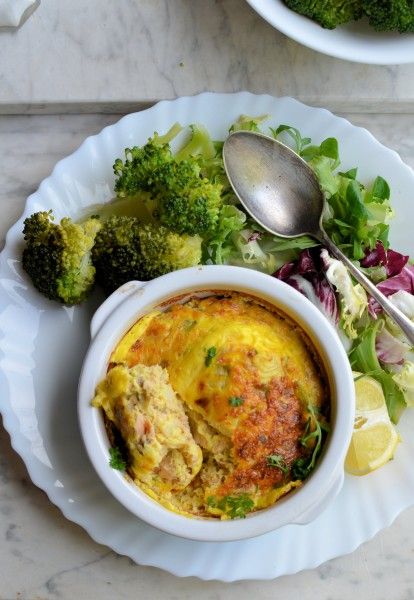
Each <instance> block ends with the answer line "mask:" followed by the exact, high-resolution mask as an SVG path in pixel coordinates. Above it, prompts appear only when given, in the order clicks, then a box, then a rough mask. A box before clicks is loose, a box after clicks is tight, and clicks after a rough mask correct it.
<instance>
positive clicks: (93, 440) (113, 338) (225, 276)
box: [78, 266, 355, 541]
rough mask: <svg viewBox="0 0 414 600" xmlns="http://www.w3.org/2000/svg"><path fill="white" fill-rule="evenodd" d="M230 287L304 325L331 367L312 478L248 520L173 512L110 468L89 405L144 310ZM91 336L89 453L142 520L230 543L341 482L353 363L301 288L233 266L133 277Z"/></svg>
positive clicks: (292, 516) (84, 392)
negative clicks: (326, 426)
mask: <svg viewBox="0 0 414 600" xmlns="http://www.w3.org/2000/svg"><path fill="white" fill-rule="evenodd" d="M212 290H214V291H217V290H232V291H238V292H245V293H249V294H251V295H253V296H256V297H257V298H260V299H263V300H266V301H268V302H270V303H272V304H273V305H274V306H275V307H277V308H279V309H281V310H282V311H283V312H285V313H286V314H287V315H288V316H289V317H291V318H292V319H293V320H294V321H296V322H297V323H299V324H300V325H301V326H302V328H303V329H304V330H305V331H306V333H307V334H308V335H309V337H310V338H311V340H312V342H313V343H314V345H315V347H316V349H317V351H318V353H319V356H320V358H321V360H322V362H323V364H324V366H325V369H326V372H327V376H328V379H329V386H330V390H331V410H332V417H331V419H332V421H331V422H332V430H331V433H330V434H329V436H328V440H327V442H326V444H325V448H324V452H323V455H322V456H321V458H320V461H319V464H318V466H317V468H316V469H315V470H314V472H313V473H312V475H311V476H310V477H309V479H308V480H306V482H305V483H304V485H303V486H302V487H301V488H299V489H298V490H297V491H294V492H291V493H290V494H289V495H287V496H286V497H284V498H282V499H281V500H279V501H278V502H277V503H276V504H275V505H274V506H272V507H270V508H268V509H265V510H261V511H258V512H255V513H252V514H251V515H248V516H247V518H246V519H241V520H233V521H216V520H212V519H197V518H189V517H185V516H181V515H178V514H176V513H173V512H171V511H169V510H167V509H166V508H164V507H163V506H161V505H160V504H158V503H157V502H155V501H154V500H152V499H151V498H150V497H149V496H147V495H146V494H145V493H144V492H143V491H141V490H140V489H139V488H138V487H137V486H135V485H134V484H132V483H130V482H129V481H128V480H127V479H126V478H125V477H124V475H123V474H122V473H121V472H119V471H116V470H114V469H112V468H111V467H110V466H109V461H108V456H109V446H110V444H109V440H108V438H107V435H106V432H105V426H104V421H103V416H102V412H101V411H100V410H98V409H96V408H93V407H92V406H91V399H92V398H93V396H94V392H95V387H96V385H97V383H98V382H99V381H100V380H101V379H103V378H104V377H105V374H106V370H107V365H108V362H109V358H110V355H111V352H112V350H113V349H114V347H115V346H116V344H117V343H118V342H119V340H120V339H121V338H122V336H123V335H124V333H125V332H126V331H127V330H128V329H129V328H130V327H131V326H132V325H133V323H135V321H137V319H139V318H140V317H141V316H143V315H144V314H146V313H148V312H149V311H151V310H153V308H154V307H156V306H158V305H160V304H161V303H163V302H165V301H166V300H171V299H174V298H176V297H177V296H182V295H183V294H189V295H191V294H193V293H195V292H200V291H212ZM91 334H92V341H91V345H90V347H89V350H88V353H87V355H86V358H85V361H84V364H83V368H82V372H81V377H80V383H79V395H78V414H79V421H80V427H81V432H82V436H83V440H84V442H85V446H86V449H87V452H88V455H89V458H90V460H91V462H92V464H93V466H94V467H95V469H96V471H97V473H98V475H99V476H100V478H101V479H102V481H103V482H104V484H105V485H106V486H107V488H108V489H109V490H110V492H111V493H112V494H113V495H114V496H115V498H117V499H118V500H119V502H121V503H122V504H123V505H124V506H125V507H126V508H127V509H128V510H130V511H131V512H132V513H134V514H135V515H136V516H137V517H140V518H141V519H143V520H144V521H146V522H148V523H150V524H151V525H154V526H155V527H158V528H159V529H162V530H163V531H167V532H168V533H172V534H175V535H178V536H181V537H185V538H189V539H194V540H204V541H229V540H237V539H243V538H250V537H254V536H257V535H260V534H263V533H266V532H268V531H272V530H274V529H277V528H278V527H281V526H283V525H286V524H288V523H298V524H304V523H308V522H309V521H311V520H312V519H314V518H316V517H317V516H318V515H319V514H320V513H321V512H322V510H323V509H324V508H325V507H326V506H327V504H328V503H329V502H330V501H331V500H333V498H334V497H335V496H336V494H337V493H338V492H339V490H340V488H341V487H342V483H343V478H344V467H343V464H344V458H345V454H346V451H347V448H348V445H349V441H350V437H351V434H352V427H353V418H354V404H355V400H354V385H353V379H352V373H351V369H350V366H349V361H348V358H347V356H346V353H345V351H344V349H343V347H342V344H341V342H340V340H339V337H338V336H337V334H336V332H335V330H334V329H333V328H332V326H331V325H330V324H329V323H328V321H327V320H326V319H325V317H324V316H323V315H322V314H321V313H320V312H319V311H318V310H317V309H316V308H315V307H314V306H313V304H311V302H309V301H308V300H307V299H306V298H305V297H304V296H302V295H301V294H300V293H299V292H297V291H296V290H294V289H292V288H291V287H289V286H288V285H286V284H285V283H283V282H281V281H279V280H277V279H275V278H272V277H270V276H269V275H264V274H263V273H259V272H257V271H252V270H249V269H243V268H240V267H230V266H203V267H193V268H191V269H183V270H181V271H176V272H174V273H169V274H168V275H164V276H163V277H159V278H158V279H154V280H152V281H150V282H146V283H143V282H137V281H132V282H129V283H127V284H125V285H123V286H122V287H120V288H119V289H118V290H116V291H115V292H114V293H113V294H112V295H111V296H109V298H108V299H107V300H106V301H105V302H104V303H103V304H102V305H101V307H100V308H99V309H98V310H97V312H96V313H95V315H94V317H93V319H92V322H91Z"/></svg>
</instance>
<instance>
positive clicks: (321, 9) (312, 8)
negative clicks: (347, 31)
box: [284, 0, 362, 29]
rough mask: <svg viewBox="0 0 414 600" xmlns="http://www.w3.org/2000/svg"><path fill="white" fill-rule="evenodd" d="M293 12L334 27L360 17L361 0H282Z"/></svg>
mask: <svg viewBox="0 0 414 600" xmlns="http://www.w3.org/2000/svg"><path fill="white" fill-rule="evenodd" d="M284 3H285V4H286V6H288V7H289V8H290V9H292V10H294V11H295V12H297V13H299V14H301V15H304V16H305V17H309V18H310V19H312V20H313V21H317V22H318V23H319V24H320V25H322V27H325V29H334V28H335V27H337V26H338V25H343V24H344V23H348V22H349V21H354V20H356V19H359V18H360V17H362V0H284Z"/></svg>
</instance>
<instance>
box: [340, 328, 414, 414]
mask: <svg viewBox="0 0 414 600" xmlns="http://www.w3.org/2000/svg"><path fill="white" fill-rule="evenodd" d="M380 326H381V321H380V320H378V321H376V322H374V323H372V324H371V325H370V326H369V327H367V328H366V329H365V330H364V331H363V332H362V333H361V335H360V337H359V338H358V339H357V340H356V341H355V342H354V346H353V347H352V349H351V351H350V353H349V359H350V362H351V366H352V368H353V370H354V371H360V372H361V373H367V374H369V375H371V377H374V378H375V379H377V381H379V383H380V384H381V387H382V389H383V392H384V396H385V402H386V404H387V408H388V414H389V415H390V419H391V421H392V422H393V423H398V420H399V418H400V416H401V414H402V412H403V410H404V409H405V408H406V402H405V399H404V394H403V392H402V391H401V389H400V387H399V386H398V385H397V384H396V382H395V381H394V379H393V375H392V374H391V373H388V372H387V371H385V370H384V369H383V368H382V367H381V365H380V363H379V361H378V357H377V352H376V347H375V342H376V337H377V333H378V329H379V328H380Z"/></svg>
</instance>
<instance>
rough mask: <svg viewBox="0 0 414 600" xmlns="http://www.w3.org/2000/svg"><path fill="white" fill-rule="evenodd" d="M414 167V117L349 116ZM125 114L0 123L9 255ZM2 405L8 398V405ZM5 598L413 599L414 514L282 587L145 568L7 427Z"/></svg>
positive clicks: (0, 467)
mask: <svg viewBox="0 0 414 600" xmlns="http://www.w3.org/2000/svg"><path fill="white" fill-rule="evenodd" d="M344 116H346V117H348V118H349V119H350V120H351V121H352V122H353V123H354V124H357V125H361V126H364V127H367V128H368V129H369V130H370V131H371V132H372V133H373V134H374V135H375V136H376V137H377V138H378V139H379V140H380V141H382V142H383V143H385V144H387V145H388V146H390V147H391V148H394V149H395V150H397V151H398V152H399V153H400V154H401V156H402V158H403V159H404V160H405V161H406V162H407V163H408V164H410V165H411V166H412V167H414V119H413V115H387V114H375V115H374V114H372V115H367V114H352V115H348V114H345V115H344ZM118 117H119V116H116V115H102V114H101V115H95V114H90V115H77V116H75V115H65V116H57V115H56V116H19V117H18V116H8V117H6V116H3V117H0V141H1V143H0V164H1V165H2V169H1V173H0V206H1V209H2V219H1V221H0V248H1V246H2V244H3V242H4V236H5V233H6V231H7V229H8V228H9V226H10V225H11V224H12V223H13V222H14V221H15V220H16V218H17V217H18V215H19V213H20V211H21V210H22V207H23V204H24V201H25V199H26V197H27V195H28V194H30V193H31V192H32V191H33V190H34V189H36V187H37V186H38V184H39V183H40V181H41V180H42V179H43V178H44V177H45V176H47V175H48V174H49V173H50V171H51V169H52V168H53V166H54V164H55V163H56V161H57V160H59V159H60V158H62V157H64V156H65V155H67V154H69V153H70V152H72V151H73V150H74V149H75V148H76V147H77V146H78V145H79V144H80V142H81V141H82V140H83V139H84V138H85V137H86V136H88V135H91V134H93V133H96V132H98V131H99V130H100V129H101V128H102V127H104V126H105V125H108V124H110V123H112V122H114V121H115V120H116V119H117V118H118ZM0 404H1V398H0ZM0 540H1V542H0V565H1V566H0V600H55V599H58V598H59V599H63V600H73V598H78V599H79V600H90V599H91V598H97V599H102V600H113V599H114V598H116V600H124V599H132V598H139V599H143V600H146V599H147V598H148V599H149V598H151V600H160V599H166V600H190V599H192V598H194V597H195V596H196V597H197V598H199V599H200V600H233V599H236V598H237V599H238V600H250V598H252V597H254V598H257V600H270V599H273V598H276V597H281V598H296V597H299V596H300V597H301V598H302V599H303V600H313V599H314V598H315V597H316V596H317V597H318V598H319V599H320V600H343V599H344V598H350V597H353V596H355V597H358V598H364V600H413V599H414V571H413V568H412V565H413V560H414V508H412V509H410V510H407V511H405V512H404V513H403V514H401V515H400V516H399V517H398V519H397V520H396V521H395V523H394V524H393V525H392V526H391V527H390V528H388V529H386V530H383V531H382V532H380V533H379V534H378V535H377V536H376V537H375V538H374V539H373V540H371V541H369V542H367V543H366V544H364V545H363V546H361V547H360V548H359V549H358V550H356V551H355V552H354V553H353V554H351V555H348V556H344V557H340V558H337V559H335V560H332V561H329V562H328V563H325V564H324V565H322V566H320V567H319V568H318V569H314V570H312V571H304V572H302V573H298V574H296V575H292V576H287V577H281V578H279V579H277V580H274V581H266V582H256V581H250V582H242V583H233V584H223V583H220V582H203V581H199V580H197V579H194V578H188V579H178V578H176V577H174V576H172V575H170V574H168V573H165V572H162V571H160V570H158V569H154V568H150V567H140V566H138V565H135V564H133V563H132V562H131V561H130V560H129V559H127V558H125V557H121V556H118V555H117V554H116V553H114V552H112V551H111V550H110V549H109V548H107V547H105V546H101V545H99V544H96V543H95V542H93V541H92V540H91V539H90V538H89V536H88V535H87V534H86V533H85V532H84V531H83V530H82V529H81V528H80V527H79V526H77V525H75V524H73V523H71V522H69V521H67V520H66V519H65V518H64V517H63V516H62V514H61V513H60V511H59V510H58V509H57V508H55V507H54V506H53V505H52V504H51V503H50V501H49V500H48V498H47V497H46V495H45V494H44V493H43V492H42V491H41V490H39V489H38V488H36V487H35V486H34V485H33V484H32V483H31V481H30V478H29V476H28V473H27V471H26V469H25V467H24V464H23V462H22V460H21V459H20V457H19V456H18V455H17V454H16V453H15V452H14V451H13V449H12V447H11V442H10V438H9V436H8V434H7V433H6V432H5V430H4V429H3V427H2V425H1V420H0Z"/></svg>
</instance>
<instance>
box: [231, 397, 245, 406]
mask: <svg viewBox="0 0 414 600" xmlns="http://www.w3.org/2000/svg"><path fill="white" fill-rule="evenodd" d="M243 402H244V398H241V397H240V396H231V397H230V398H229V404H230V406H235V407H237V406H241V405H242V404H243Z"/></svg>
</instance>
